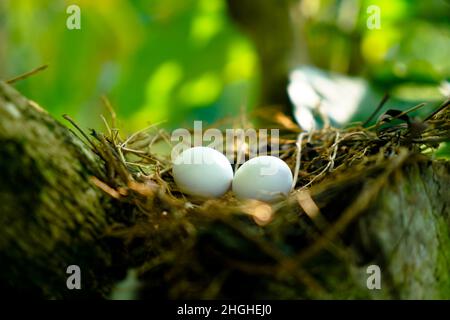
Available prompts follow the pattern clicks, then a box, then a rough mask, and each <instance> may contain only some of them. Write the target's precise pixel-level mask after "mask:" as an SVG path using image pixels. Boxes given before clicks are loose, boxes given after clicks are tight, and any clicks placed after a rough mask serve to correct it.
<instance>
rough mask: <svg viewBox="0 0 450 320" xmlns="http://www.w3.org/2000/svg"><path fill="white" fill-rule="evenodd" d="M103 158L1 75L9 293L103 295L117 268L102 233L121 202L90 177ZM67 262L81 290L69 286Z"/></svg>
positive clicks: (0, 233) (0, 231) (2, 230)
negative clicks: (116, 202) (73, 268)
mask: <svg viewBox="0 0 450 320" xmlns="http://www.w3.org/2000/svg"><path fill="white" fill-rule="evenodd" d="M102 165H103V163H102V161H101V160H100V159H99V158H98V157H97V155H95V154H94V153H93V152H92V151H91V150H90V149H89V148H87V147H86V146H85V145H84V144H83V143H82V141H81V140H79V138H77V137H76V136H75V135H74V134H73V133H72V132H71V131H69V130H68V129H67V128H66V127H64V126H63V125H61V124H60V123H58V122H57V121H56V120H54V119H53V118H52V117H50V116H49V115H48V114H47V113H46V112H45V111H44V110H42V109H40V108H39V106H37V104H35V103H33V102H31V101H29V100H28V99H26V98H24V97H23V96H21V95H20V94H19V93H18V92H17V91H16V90H15V89H13V88H12V87H11V86H9V85H8V84H6V83H4V82H0V261H1V263H0V286H2V287H3V288H2V289H3V290H8V291H7V292H8V293H9V294H12V295H14V294H17V295H31V296H39V297H46V298H65V297H77V296H83V297H90V296H93V297H101V296H104V294H105V293H106V292H108V290H109V287H110V285H111V283H113V281H114V279H116V278H117V277H118V276H119V277H120V276H122V272H123V270H121V269H122V263H117V259H119V256H120V245H119V244H118V243H115V242H114V241H112V240H107V239H104V238H103V234H104V232H105V228H106V227H107V226H108V225H110V224H111V223H113V222H114V217H115V215H116V214H117V212H118V211H119V210H120V206H115V205H114V204H113V202H112V201H111V199H110V198H107V197H106V196H104V194H102V193H101V192H100V190H99V189H98V188H96V187H95V186H93V185H92V184H91V183H90V177H91V176H93V175H94V176H98V177H102V175H103V173H102V172H103V171H102ZM69 265H78V266H79V267H80V268H81V272H82V280H83V281H82V290H68V288H67V286H66V279H67V278H68V277H69V274H67V273H66V269H67V267H68V266H69Z"/></svg>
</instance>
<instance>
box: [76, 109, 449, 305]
mask: <svg viewBox="0 0 450 320" xmlns="http://www.w3.org/2000/svg"><path fill="white" fill-rule="evenodd" d="M448 104H449V101H446V102H445V103H443V104H442V105H441V106H440V107H438V108H437V109H436V110H435V111H434V112H432V113H431V114H430V115H429V116H428V117H426V118H425V119H422V120H417V119H413V118H411V117H410V116H409V114H410V113H409V112H410V111H412V110H414V109H417V108H418V107H420V106H418V107H415V108H413V109H411V110H409V111H405V112H402V111H397V110H388V111H386V112H385V113H384V114H383V115H382V116H380V117H379V118H378V121H376V123H375V124H374V125H371V126H368V125H367V124H353V125H351V126H348V127H346V128H334V127H331V126H327V127H325V128H323V129H320V130H315V131H312V132H304V131H302V130H301V128H299V127H298V126H297V125H296V124H294V123H293V122H292V121H291V120H290V119H289V118H288V117H286V116H284V115H283V114H281V113H278V112H272V113H271V120H272V123H268V122H267V119H265V120H264V121H266V122H265V127H266V128H270V127H273V128H279V129H280V137H279V140H280V154H279V156H280V158H281V159H283V160H284V161H285V162H286V163H287V164H288V165H289V167H290V168H291V170H292V172H293V173H294V181H295V182H294V185H295V187H294V188H293V190H292V191H291V192H290V194H289V196H287V197H286V198H285V199H283V200H281V201H279V202H276V203H265V202H260V201H257V200H246V201H241V200H237V199H236V198H235V197H234V196H233V194H232V193H231V191H230V192H228V193H227V194H225V195H224V196H223V197H221V198H219V199H208V200H199V199H195V198H190V197H189V196H186V195H184V194H182V193H181V192H180V191H179V190H178V188H177V185H176V184H175V183H174V180H173V177H172V173H171V160H170V156H169V154H168V153H167V150H170V148H171V146H172V143H171V141H170V136H169V133H168V132H167V131H165V130H164V129H161V128H159V127H158V126H151V127H149V128H146V129H145V130H141V131H139V132H136V133H134V134H132V135H130V136H129V137H127V138H123V137H122V136H121V133H120V132H119V130H118V129H117V126H116V123H115V116H114V112H113V111H112V109H111V114H112V117H111V120H110V121H109V122H108V121H106V120H105V119H104V120H105V124H106V127H107V132H105V133H100V132H97V131H92V133H91V135H92V136H93V137H94V139H92V137H87V135H85V134H84V133H82V134H83V135H85V137H86V138H87V139H88V140H89V141H90V147H91V148H93V149H94V151H95V152H96V153H97V154H98V156H99V157H100V158H102V159H103V161H104V163H105V165H104V174H103V175H101V176H98V177H93V178H92V182H93V183H94V184H96V185H97V186H98V187H99V188H100V189H102V190H103V191H104V192H105V193H106V194H107V195H108V196H110V197H112V198H114V199H116V200H117V205H119V206H123V207H124V208H125V207H126V208H127V210H126V211H125V210H124V212H128V213H127V214H128V216H127V217H126V219H125V218H124V219H123V223H121V222H120V221H121V220H120V218H119V219H116V221H118V222H116V223H115V224H114V225H113V226H112V227H111V228H110V230H109V231H108V236H111V237H119V238H121V239H124V240H125V242H126V244H127V251H128V255H129V259H130V261H132V263H131V264H132V265H133V268H134V269H135V271H136V272H137V274H138V278H139V282H140V287H139V294H140V297H153V298H161V297H167V298H206V299H211V298H239V297H246V298H249V297H251V298H266V299H267V298H269V299H270V298H275V299H278V298H323V297H330V296H333V297H342V298H358V297H362V298H367V297H368V293H367V292H368V291H367V290H364V288H362V286H364V285H365V282H361V281H360V278H361V272H362V271H361V269H360V268H359V267H360V266H361V265H364V264H365V263H367V253H365V252H364V250H362V249H361V248H359V244H358V241H359V240H358V239H360V238H361V237H362V235H361V234H358V228H357V221H358V218H359V217H360V216H361V215H363V214H367V212H369V211H370V210H369V209H370V208H372V207H373V206H376V202H377V198H378V197H379V194H380V192H381V191H382V189H383V187H384V186H385V185H386V184H387V183H388V182H389V179H390V176H391V174H392V173H393V172H395V171H398V169H399V168H400V167H401V166H402V165H403V164H404V163H406V162H413V161H420V160H423V159H430V157H431V155H432V152H433V151H434V150H435V149H436V148H437V147H438V146H439V144H440V143H441V142H443V141H448V140H449V136H450V130H449V129H450V121H449V120H450V111H449V109H448ZM107 106H108V107H109V104H108V103H107ZM377 110H378V109H377ZM266 114H267V113H266ZM257 117H258V115H255V117H254V119H256V118H257ZM254 119H252V120H254ZM221 125H223V124H221ZM229 125H231V126H235V127H236V126H238V127H240V128H242V127H244V128H248V127H251V126H252V124H251V123H250V122H248V121H246V120H245V119H244V120H242V119H239V120H238V121H235V120H232V121H231V124H229ZM164 146H165V147H164ZM130 208H131V216H130V213H129V212H130V210H129V209H130Z"/></svg>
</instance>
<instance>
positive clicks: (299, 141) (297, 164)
mask: <svg viewBox="0 0 450 320" xmlns="http://www.w3.org/2000/svg"><path fill="white" fill-rule="evenodd" d="M306 134H307V133H306V132H302V133H300V134H299V135H298V139H297V141H296V143H295V144H296V146H297V156H296V159H295V170H294V181H293V182H292V187H291V189H293V188H295V185H296V184H297V179H298V172H299V171H300V162H301V158H302V142H303V137H304V136H305V135H306Z"/></svg>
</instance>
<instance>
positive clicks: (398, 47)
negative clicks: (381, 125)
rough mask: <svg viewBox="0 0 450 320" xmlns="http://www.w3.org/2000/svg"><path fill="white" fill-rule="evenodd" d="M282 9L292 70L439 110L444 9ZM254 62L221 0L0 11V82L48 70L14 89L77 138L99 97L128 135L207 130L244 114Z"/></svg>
mask: <svg viewBox="0 0 450 320" xmlns="http://www.w3.org/2000/svg"><path fill="white" fill-rule="evenodd" d="M261 1H272V0H261ZM273 1H275V0H273ZM257 2H258V1H255V3H257ZM292 3H293V7H295V16H296V19H297V20H296V25H295V28H296V33H298V35H299V36H298V39H300V40H298V43H295V46H294V47H295V50H296V52H297V55H298V59H297V61H296V63H299V64H305V65H313V66H316V67H318V68H321V69H324V70H332V71H336V72H339V73H342V74H347V75H353V76H359V77H363V78H365V79H368V80H369V81H370V83H372V84H373V85H374V86H376V87H378V88H380V90H381V91H383V90H389V91H390V92H392V93H393V95H394V96H396V97H397V98H399V99H405V100H408V99H411V100H415V101H416V100H421V99H423V100H427V101H428V100H436V101H437V100H442V99H443V98H442V94H441V92H440V91H439V85H441V84H442V82H443V81H445V80H448V79H449V77H450V59H449V54H450V43H449V40H450V28H449V24H450V19H449V18H450V4H449V1H446V0H428V1H408V0H378V1H375V0H372V1H366V0H340V1H339V0H302V1H294V0H292ZM70 4H77V5H79V6H80V8H81V30H68V29H67V28H66V19H67V17H68V14H67V13H66V8H67V6H68V5H70ZM371 4H375V5H377V6H379V7H380V9H381V14H382V20H381V23H382V25H381V29H379V30H369V29H368V28H367V26H366V19H367V12H366V8H367V7H368V6H369V5H371ZM258 59H259V57H258V53H257V51H256V50H255V47H254V45H253V43H252V41H251V39H250V38H248V36H247V35H246V34H244V33H243V32H242V31H241V29H240V28H238V27H237V25H236V24H235V23H233V21H232V19H231V18H230V16H229V14H228V11H227V5H226V2H225V0H147V1H143V0H142V1H139V0H137V1H125V0H108V1H106V0H105V1H103V0H97V1H92V0H72V1H63V0H36V1H32V0H0V78H2V79H8V78H11V77H13V76H15V75H18V74H21V73H23V72H26V71H29V70H31V69H33V68H35V67H37V66H40V65H42V64H49V68H48V69H47V70H46V71H44V72H42V73H40V74H38V75H35V76H34V77H32V78H29V79H26V80H24V81H21V82H19V83H18V84H17V85H16V86H17V88H18V89H19V90H21V91H22V92H23V93H24V94H26V95H27V96H28V97H30V98H32V99H33V100H35V101H36V102H38V103H39V104H40V105H42V106H44V107H45V108H46V109H47V110H49V112H50V113H52V114H53V115H55V116H56V118H58V119H60V118H61V115H62V114H64V113H67V114H70V115H71V116H72V117H73V118H75V119H76V120H77V122H79V123H80V124H81V125H82V126H84V127H95V128H97V127H100V126H101V122H100V121H101V119H100V114H105V113H106V111H105V109H104V107H103V105H102V103H101V100H100V97H101V96H102V95H106V96H107V97H108V98H109V99H110V101H111V102H112V104H113V105H114V108H115V109H116V111H117V113H118V117H119V119H120V125H121V127H122V128H124V129H126V130H128V131H133V130H137V129H140V128H142V127H144V126H146V125H147V124H148V123H149V122H158V121H161V120H167V122H166V123H167V126H169V127H175V126H180V125H188V124H189V123H192V121H193V119H201V120H205V121H209V122H213V121H216V120H217V119H219V118H222V117H224V116H227V115H235V114H236V113H238V112H239V111H240V110H242V107H243V106H244V107H246V108H248V109H251V108H254V107H255V106H258V104H259V103H260V95H261V92H260V90H261V89H260V84H261V81H262V79H261V77H262V74H263V72H262V70H261V69H262V68H264V66H261V64H259V63H258Z"/></svg>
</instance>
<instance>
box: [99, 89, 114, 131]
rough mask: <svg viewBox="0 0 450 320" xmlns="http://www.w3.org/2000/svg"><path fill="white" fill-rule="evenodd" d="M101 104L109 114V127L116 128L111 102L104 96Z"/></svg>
mask: <svg viewBox="0 0 450 320" xmlns="http://www.w3.org/2000/svg"><path fill="white" fill-rule="evenodd" d="M102 101H103V104H104V105H105V107H106V109H108V111H109V113H110V114H111V125H112V127H113V128H117V126H116V118H117V116H116V112H115V111H114V108H113V107H112V105H111V102H110V101H109V99H108V98H107V97H106V96H102Z"/></svg>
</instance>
